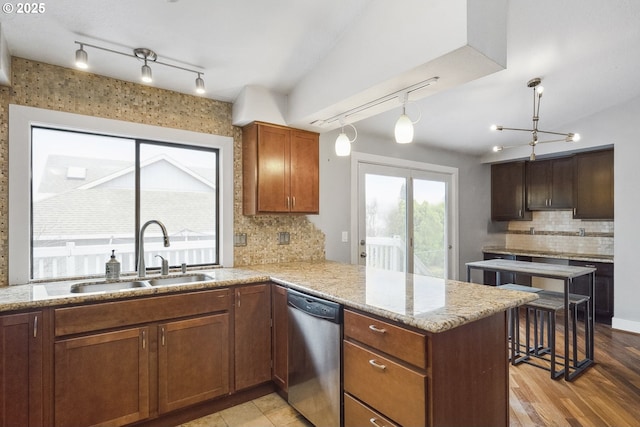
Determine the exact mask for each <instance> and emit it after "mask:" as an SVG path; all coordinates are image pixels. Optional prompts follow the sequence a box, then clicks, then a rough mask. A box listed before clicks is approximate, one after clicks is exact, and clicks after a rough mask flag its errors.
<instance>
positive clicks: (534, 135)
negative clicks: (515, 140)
mask: <svg viewBox="0 0 640 427" xmlns="http://www.w3.org/2000/svg"><path fill="white" fill-rule="evenodd" d="M541 82H542V80H541V79H540V78H538V77H536V78H533V79H531V80H529V81H528V82H527V87H530V88H532V89H533V126H532V128H531V129H521V128H508V127H505V126H498V125H493V126H491V130H500V131H502V130H516V131H522V132H529V133H530V134H531V141H529V142H528V143H527V144H526V145H530V146H531V155H530V156H529V160H532V161H533V160H535V159H536V153H535V148H536V145H538V144H544V143H547V142H559V141H565V142H576V141H579V140H580V134H578V133H562V132H549V131H546V130H540V129H538V121H539V120H540V99H541V98H542V92H543V91H544V87H542V86H540V83H541ZM538 134H546V135H555V136H561V137H562V138H556V139H548V140H544V141H540V140H538ZM511 147H515V146H508V147H505V146H502V145H497V146H495V147H493V151H494V152H498V151H502V150H503V149H505V148H511Z"/></svg>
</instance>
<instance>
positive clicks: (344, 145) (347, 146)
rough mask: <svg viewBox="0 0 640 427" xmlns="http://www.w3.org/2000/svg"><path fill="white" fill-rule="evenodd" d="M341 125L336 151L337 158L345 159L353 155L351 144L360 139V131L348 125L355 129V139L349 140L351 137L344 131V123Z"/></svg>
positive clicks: (349, 124)
mask: <svg viewBox="0 0 640 427" xmlns="http://www.w3.org/2000/svg"><path fill="white" fill-rule="evenodd" d="M340 124H341V125H342V129H341V131H340V135H338V137H337V138H336V145H335V150H336V156H341V157H343V156H348V155H349V154H351V144H352V143H354V142H355V141H356V139H357V138H358V130H357V129H356V127H355V126H354V125H352V124H351V123H347V126H351V127H352V128H353V131H354V132H355V135H354V137H353V139H349V137H348V136H347V134H346V133H345V131H344V125H345V123H344V121H343V120H340Z"/></svg>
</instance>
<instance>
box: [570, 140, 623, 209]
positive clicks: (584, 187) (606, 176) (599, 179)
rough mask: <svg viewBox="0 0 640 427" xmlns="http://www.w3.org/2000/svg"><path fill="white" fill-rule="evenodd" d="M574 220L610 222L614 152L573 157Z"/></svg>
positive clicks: (597, 152) (608, 151) (606, 151)
mask: <svg viewBox="0 0 640 427" xmlns="http://www.w3.org/2000/svg"><path fill="white" fill-rule="evenodd" d="M573 217H574V218H577V219H601V220H608V219H613V150H603V151H592V152H587V153H579V154H576V156H575V167H574V209H573Z"/></svg>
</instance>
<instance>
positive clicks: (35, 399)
mask: <svg viewBox="0 0 640 427" xmlns="http://www.w3.org/2000/svg"><path fill="white" fill-rule="evenodd" d="M43 393H44V388H43V328H42V312H34V313H24V314H13V315H7V316H0V405H1V406H0V409H1V411H0V426H2V427H10V426H41V425H44V424H45V422H44V411H43Z"/></svg>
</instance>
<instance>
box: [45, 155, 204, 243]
mask: <svg viewBox="0 0 640 427" xmlns="http://www.w3.org/2000/svg"><path fill="white" fill-rule="evenodd" d="M78 165H82V166H78ZM70 167H76V168H77V167H84V168H86V170H85V172H86V174H85V178H84V179H82V177H81V176H82V172H83V171H82V170H77V169H75V170H74V169H72V176H67V170H68V169H69V168H70ZM45 170H46V176H45V177H44V179H43V181H42V183H41V185H40V189H41V191H43V190H44V191H46V192H47V193H48V194H49V196H48V197H46V198H42V199H38V198H34V199H35V201H34V215H33V233H34V239H47V240H48V239H65V238H67V239H70V238H74V239H76V238H83V239H89V238H98V237H100V238H105V237H106V238H109V237H114V238H127V239H128V238H132V237H133V236H134V218H135V194H134V190H133V188H134V185H133V180H134V172H133V169H132V165H131V163H130V162H121V161H114V160H99V159H86V158H77V157H71V156H50V158H49V159H48V161H47V167H46V168H45ZM199 172H200V171H194V170H192V169H189V168H186V167H184V166H183V165H180V164H179V163H178V162H175V161H173V160H171V159H168V158H166V156H157V157H155V158H153V159H150V160H149V161H147V162H145V164H144V165H143V166H142V168H141V176H142V178H141V179H142V182H143V190H142V192H141V194H140V202H141V217H142V219H141V221H142V222H144V221H146V220H149V219H157V220H160V221H161V222H163V223H164V225H165V226H166V227H167V230H168V231H169V234H171V235H176V234H187V235H192V236H195V235H199V234H203V233H206V234H213V233H214V227H215V218H214V215H213V212H214V210H215V207H216V206H215V203H216V200H215V191H214V190H215V187H214V184H213V182H212V181H211V180H210V179H207V178H205V177H203V176H202V175H200V173H199ZM208 173H209V175H211V172H210V171H209V172H208ZM203 211H204V212H210V214H206V215H203ZM153 235H160V229H159V228H158V229H157V230H155V227H150V228H149V230H148V231H147V236H153Z"/></svg>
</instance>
